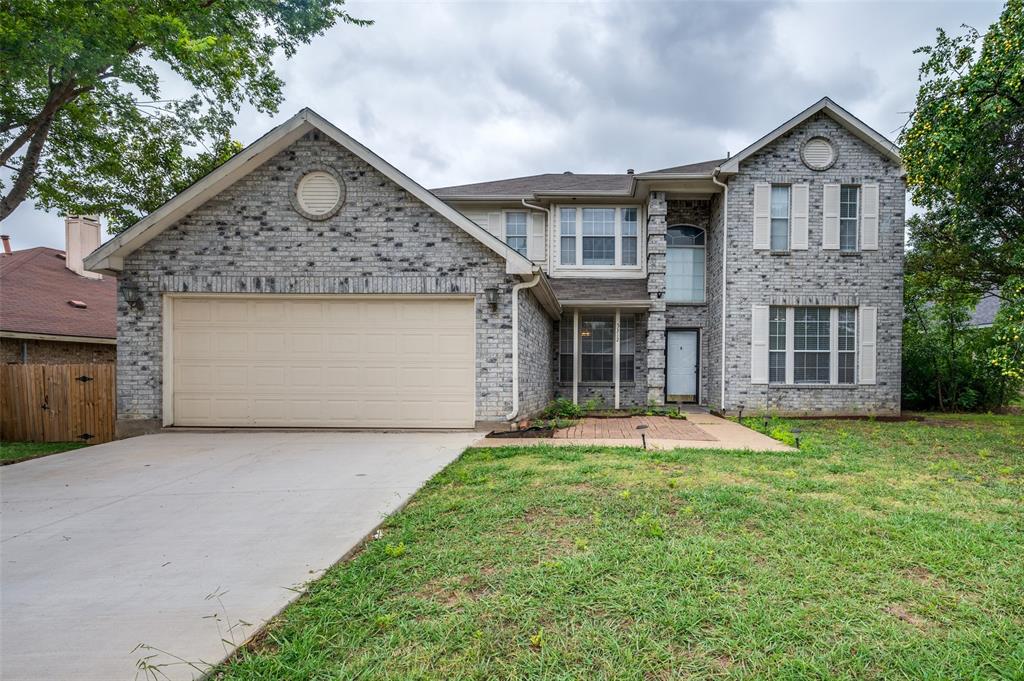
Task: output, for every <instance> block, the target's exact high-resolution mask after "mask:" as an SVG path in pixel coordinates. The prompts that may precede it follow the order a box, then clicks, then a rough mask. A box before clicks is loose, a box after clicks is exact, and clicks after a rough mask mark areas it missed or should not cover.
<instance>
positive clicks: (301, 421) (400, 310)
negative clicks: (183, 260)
mask: <svg viewBox="0 0 1024 681" xmlns="http://www.w3.org/2000/svg"><path fill="white" fill-rule="evenodd" d="M171 319H172V321H171V326H172V329H173V334H172V336H173V340H172V348H171V364H172V367H173V382H172V384H171V386H170V392H171V393H172V395H173V398H172V399H173V409H174V411H173V414H172V419H171V420H172V421H173V423H174V425H178V426H281V427H285V426H292V427H373V428H469V427H472V426H473V424H474V419H475V413H476V410H475V395H476V388H475V381H474V376H475V373H476V372H475V358H476V339H475V335H476V334H475V318H474V302H473V300H472V299H469V298H427V297H420V298H394V297H391V298H389V297H369V296H368V297H361V298H360V297H343V298H342V297H336V298H327V297H319V298H317V297H305V298H300V297H286V296H276V295H265V296H257V297H223V298H207V297H195V298H174V299H172V309H171Z"/></svg>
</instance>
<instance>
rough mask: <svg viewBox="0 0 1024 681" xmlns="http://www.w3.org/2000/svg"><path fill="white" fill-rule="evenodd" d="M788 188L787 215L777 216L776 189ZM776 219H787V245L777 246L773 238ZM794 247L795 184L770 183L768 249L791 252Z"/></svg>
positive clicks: (775, 251) (776, 251) (773, 251)
mask: <svg viewBox="0 0 1024 681" xmlns="http://www.w3.org/2000/svg"><path fill="white" fill-rule="evenodd" d="M776 189H785V190H786V217H785V218H782V217H778V218H777V217H775V213H774V211H773V210H772V209H773V208H774V207H775V190H776ZM776 220H785V221H786V247H785V248H775V239H773V238H772V234H773V232H774V229H773V227H774V226H775V221H776ZM792 249H793V185H791V184H783V183H780V182H776V183H774V184H772V185H769V189H768V250H769V251H770V252H772V253H789V252H790V251H791V250H792Z"/></svg>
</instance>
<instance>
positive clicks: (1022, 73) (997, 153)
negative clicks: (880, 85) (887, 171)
mask: <svg viewBox="0 0 1024 681" xmlns="http://www.w3.org/2000/svg"><path fill="white" fill-rule="evenodd" d="M964 29H965V32H964V33H963V34H962V35H959V36H951V35H948V34H947V33H945V32H944V31H942V30H939V32H938V39H937V40H936V43H935V45H933V46H931V47H924V48H921V49H919V50H918V52H921V53H923V54H925V55H926V59H925V62H924V63H923V65H922V66H921V70H920V81H921V87H920V90H919V92H918V95H917V103H916V106H915V109H914V111H913V113H912V115H911V118H910V121H909V123H908V125H907V126H906V127H905V129H904V131H903V134H902V135H901V139H900V142H901V146H902V153H903V158H904V162H905V164H906V167H907V182H908V185H909V188H910V191H911V196H912V198H913V201H914V203H915V204H917V205H918V206H921V207H923V208H924V209H925V212H924V214H923V215H921V216H917V217H915V218H914V219H912V220H911V221H910V230H911V233H910V238H911V245H912V250H911V251H910V253H909V254H908V257H907V268H908V270H909V271H910V272H912V273H914V275H915V276H917V277H918V279H919V281H922V282H925V283H931V284H932V285H935V286H940V285H942V286H945V285H948V283H949V282H950V281H954V282H956V283H957V285H958V286H961V287H963V288H964V289H965V290H968V291H971V292H974V293H976V294H979V295H980V294H983V293H987V292H989V291H997V292H999V291H1001V290H1002V289H1003V288H1004V287H1005V285H1006V284H1007V282H1008V281H1010V280H1011V279H1013V278H1020V277H1024V0H1009V1H1008V2H1007V4H1006V7H1005V8H1004V10H1003V12H1002V15H1001V16H1000V17H999V20H998V21H997V22H996V23H995V24H993V25H992V26H991V27H990V28H989V30H988V32H987V33H986V34H985V35H984V36H981V35H980V34H979V32H978V31H976V30H975V29H973V28H970V27H966V26H965V27H964Z"/></svg>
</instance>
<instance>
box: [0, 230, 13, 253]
mask: <svg viewBox="0 0 1024 681" xmlns="http://www.w3.org/2000/svg"><path fill="white" fill-rule="evenodd" d="M0 241H3V242H4V255H10V254H11V237H10V235H9V234H0Z"/></svg>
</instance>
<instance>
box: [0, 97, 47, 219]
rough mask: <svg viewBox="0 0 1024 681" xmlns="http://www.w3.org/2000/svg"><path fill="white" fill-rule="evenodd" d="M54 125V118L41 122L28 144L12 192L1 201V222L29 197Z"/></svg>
mask: <svg viewBox="0 0 1024 681" xmlns="http://www.w3.org/2000/svg"><path fill="white" fill-rule="evenodd" d="M52 125H53V116H52V115H51V116H50V117H49V118H46V119H45V120H43V121H41V122H40V125H39V126H38V127H37V128H36V131H35V133H34V134H33V135H32V141H31V142H29V144H28V150H27V151H26V152H25V159H24V161H22V164H21V172H19V173H18V176H17V179H15V180H14V184H13V185H11V191H10V192H8V194H7V196H5V197H3V199H2V200H0V222H3V221H4V220H6V219H7V216H9V215H10V214H11V213H13V212H14V209H15V208H17V207H18V206H20V205H21V202H22V201H24V200H25V197H26V196H28V190H29V188H30V187H31V186H32V181H33V180H34V179H35V177H36V169H37V168H38V167H39V158H40V156H42V153H43V144H45V142H46V136H47V135H49V134H50V127H51V126H52Z"/></svg>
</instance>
